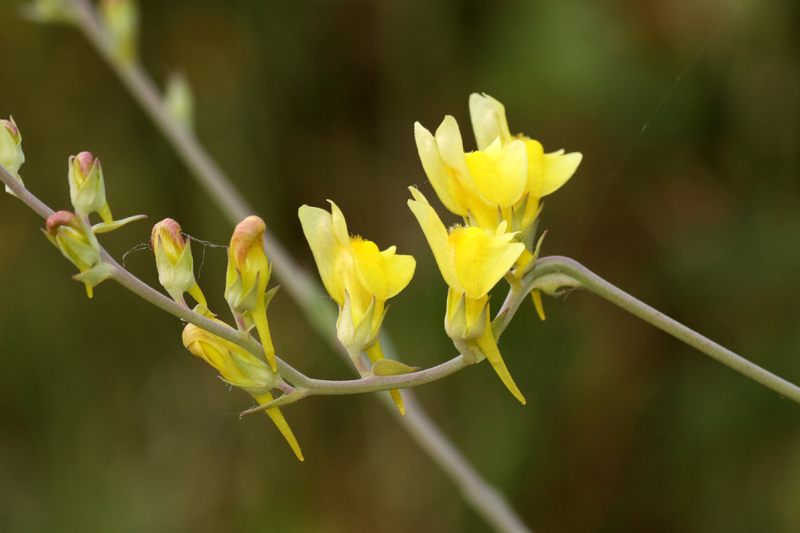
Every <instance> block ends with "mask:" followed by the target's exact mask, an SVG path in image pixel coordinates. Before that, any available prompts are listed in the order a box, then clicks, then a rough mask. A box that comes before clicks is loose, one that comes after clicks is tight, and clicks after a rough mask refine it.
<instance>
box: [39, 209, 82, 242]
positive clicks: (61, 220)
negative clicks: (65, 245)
mask: <svg viewBox="0 0 800 533" xmlns="http://www.w3.org/2000/svg"><path fill="white" fill-rule="evenodd" d="M60 226H71V227H73V228H75V229H80V226H79V224H78V217H77V215H75V213H70V212H69V211H56V212H55V213H53V214H52V215H50V216H49V217H47V223H46V227H47V233H49V234H50V235H53V236H55V234H56V233H57V232H58V228H59V227H60ZM76 226H77V227H76Z"/></svg>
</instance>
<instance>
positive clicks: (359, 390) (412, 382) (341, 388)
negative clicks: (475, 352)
mask: <svg viewBox="0 0 800 533" xmlns="http://www.w3.org/2000/svg"><path fill="white" fill-rule="evenodd" d="M470 364H472V363H469V362H467V360H466V359H464V356H463V355H457V356H456V357H454V358H452V359H450V360H449V361H447V362H445V363H442V364H440V365H437V366H434V367H431V368H428V369H425V370H420V371H418V372H411V373H409V374H401V375H399V376H374V375H368V376H365V377H363V378H361V379H351V380H344V381H328V380H324V379H309V380H308V387H307V388H306V389H305V390H303V391H302V393H303V395H302V396H296V397H293V398H292V399H286V398H285V397H284V396H281V397H280V398H277V399H275V400H273V401H271V402H269V403H265V404H264V405H259V406H258V407H254V408H252V409H248V410H247V411H244V412H243V413H242V414H243V415H248V414H250V413H255V412H257V411H263V410H265V409H272V408H273V407H280V406H282V405H287V404H290V403H294V402H296V401H299V400H302V399H303V398H306V397H308V396H342V395H345V394H364V393H368V392H380V391H387V390H395V389H408V388H411V387H419V386H420V385H425V384H427V383H431V382H433V381H436V380H439V379H442V378H444V377H447V376H449V375H450V374H454V373H456V372H458V371H459V370H461V369H462V368H465V367H468V366H469V365H470Z"/></svg>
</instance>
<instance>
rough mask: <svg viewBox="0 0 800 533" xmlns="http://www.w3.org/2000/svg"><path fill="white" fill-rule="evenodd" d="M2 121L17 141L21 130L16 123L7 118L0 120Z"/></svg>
mask: <svg viewBox="0 0 800 533" xmlns="http://www.w3.org/2000/svg"><path fill="white" fill-rule="evenodd" d="M0 122H2V123H3V126H5V127H6V129H7V130H8V132H9V133H10V134H11V137H13V138H14V140H15V141H16V140H18V138H19V130H18V129H17V127H16V126H15V125H14V123H13V122H11V121H10V120H5V119H3V120H0Z"/></svg>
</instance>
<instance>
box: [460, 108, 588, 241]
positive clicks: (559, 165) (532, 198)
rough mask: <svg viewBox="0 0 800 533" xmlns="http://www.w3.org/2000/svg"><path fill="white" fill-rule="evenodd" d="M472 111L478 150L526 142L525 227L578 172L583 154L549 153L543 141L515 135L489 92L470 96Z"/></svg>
mask: <svg viewBox="0 0 800 533" xmlns="http://www.w3.org/2000/svg"><path fill="white" fill-rule="evenodd" d="M469 114H470V118H471V119H472V129H473V130H474V132H475V140H476V141H477V143H478V150H486V149H487V148H488V147H489V146H492V145H496V144H499V145H500V146H511V145H512V144H515V143H517V142H520V141H522V142H524V144H525V150H526V153H527V159H528V165H527V167H528V168H527V179H526V184H525V192H526V194H528V195H529V198H528V200H527V202H526V205H525V206H524V214H523V217H522V221H521V223H520V226H521V227H520V228H519V229H525V228H526V227H528V226H529V225H530V224H531V223H532V222H533V220H534V219H535V217H536V213H537V211H538V206H539V200H540V199H541V198H542V197H544V196H547V195H548V194H552V193H554V192H555V191H557V190H558V189H560V188H561V186H562V185H564V184H565V183H566V182H567V180H569V179H570V178H571V177H572V175H573V174H575V171H576V170H577V169H578V165H579V164H580V162H581V160H582V159H583V155H582V154H581V153H580V152H571V153H569V154H565V153H564V150H558V151H556V152H552V153H549V154H546V153H544V148H543V147H542V144H541V143H540V142H539V141H536V140H533V139H531V138H529V137H526V136H524V135H522V134H519V135H516V136H512V135H511V134H510V132H509V129H508V122H507V120H506V110H505V107H503V104H501V103H500V102H498V101H497V100H495V99H494V98H492V97H491V96H489V95H487V94H483V95H480V94H476V93H473V94H471V95H470V97H469Z"/></svg>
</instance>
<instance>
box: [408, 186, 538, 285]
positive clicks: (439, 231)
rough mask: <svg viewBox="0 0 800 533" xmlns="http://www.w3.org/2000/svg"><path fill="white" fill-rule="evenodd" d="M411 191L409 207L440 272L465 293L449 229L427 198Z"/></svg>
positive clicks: (445, 279)
mask: <svg viewBox="0 0 800 533" xmlns="http://www.w3.org/2000/svg"><path fill="white" fill-rule="evenodd" d="M409 190H410V191H411V194H412V195H413V196H414V200H409V201H408V207H409V208H411V211H412V212H413V213H414V216H415V217H417V221H418V222H419V225H420V226H421V227H422V232H423V233H424V234H425V238H426V239H427V240H428V245H429V246H430V247H431V251H433V257H434V258H436V264H437V265H439V270H440V271H441V273H442V277H443V278H444V281H445V283H447V285H449V286H450V287H452V288H453V289H455V290H456V292H458V293H463V292H464V290H463V288H462V287H461V285H460V284H459V283H458V278H457V277H456V272H455V269H454V267H453V263H452V259H451V256H450V239H449V237H448V235H447V229H445V227H444V224H442V220H441V219H440V218H439V215H437V214H436V211H434V210H433V208H432V207H431V205H430V204H429V203H428V200H427V199H425V196H423V194H422V193H421V192H419V191H418V190H417V189H415V188H414V187H409ZM523 246H524V245H523Z"/></svg>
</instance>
